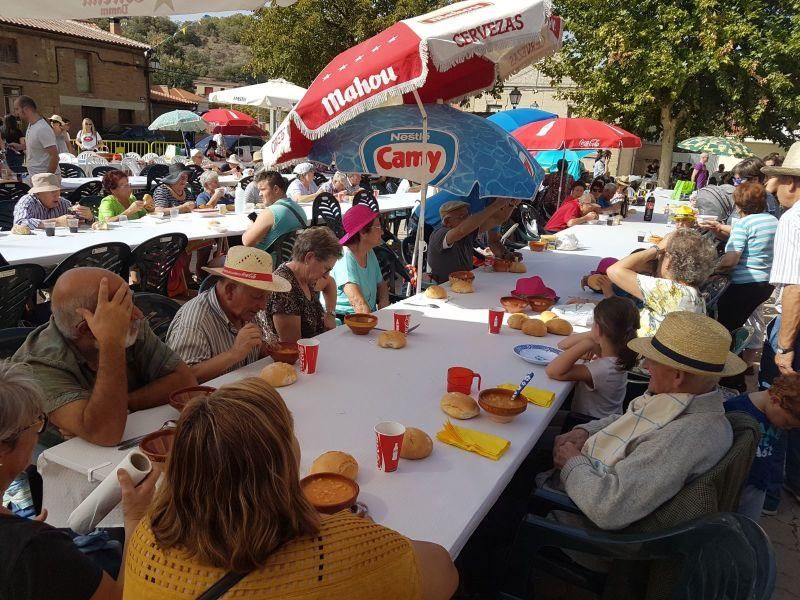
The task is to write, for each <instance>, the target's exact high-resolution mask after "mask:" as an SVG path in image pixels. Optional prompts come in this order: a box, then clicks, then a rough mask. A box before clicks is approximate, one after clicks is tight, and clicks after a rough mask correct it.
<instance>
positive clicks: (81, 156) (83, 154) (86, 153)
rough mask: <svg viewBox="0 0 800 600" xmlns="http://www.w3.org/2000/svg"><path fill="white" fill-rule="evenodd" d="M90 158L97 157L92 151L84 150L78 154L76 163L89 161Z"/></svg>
mask: <svg viewBox="0 0 800 600" xmlns="http://www.w3.org/2000/svg"><path fill="white" fill-rule="evenodd" d="M90 156H97V152H95V151H94V150H84V151H83V152H81V153H80V154H78V161H79V162H84V161H86V160H88V159H89V157H90Z"/></svg>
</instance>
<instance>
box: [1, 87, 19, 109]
mask: <svg viewBox="0 0 800 600" xmlns="http://www.w3.org/2000/svg"><path fill="white" fill-rule="evenodd" d="M21 95H22V88H19V87H14V86H8V85H4V86H3V108H4V109H5V110H4V112H3V114H5V115H7V114H14V101H15V100H16V99H17V98H18V97H19V96H21Z"/></svg>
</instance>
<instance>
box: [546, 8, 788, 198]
mask: <svg viewBox="0 0 800 600" xmlns="http://www.w3.org/2000/svg"><path fill="white" fill-rule="evenodd" d="M555 4H556V11H557V12H559V13H560V14H561V15H562V16H563V17H564V20H565V28H566V30H567V31H568V34H567V35H566V36H565V42H564V48H563V51H562V52H561V53H560V54H558V55H556V56H555V57H552V58H551V59H549V60H548V61H545V63H544V65H543V69H542V70H543V71H544V73H545V74H547V75H549V76H551V77H552V79H553V80H554V82H555V83H558V82H560V81H561V80H563V79H564V78H567V77H568V78H570V79H572V80H573V81H574V82H575V83H576V84H577V87H576V88H575V89H574V91H569V92H567V93H564V96H565V97H567V98H568V99H569V100H571V101H572V102H573V103H574V104H575V105H576V106H578V107H579V110H580V111H581V112H582V113H584V114H586V115H587V116H592V117H595V118H599V119H603V120H606V121H609V122H616V123H618V124H619V125H621V126H622V127H625V128H626V129H630V130H631V131H633V132H636V133H637V134H639V135H642V136H644V137H647V138H649V139H654V138H657V137H658V134H659V133H660V134H661V140H662V149H661V161H660V163H661V169H660V172H659V177H658V179H659V184H660V185H662V186H663V185H666V184H667V182H668V180H669V173H670V168H671V164H672V152H673V147H674V145H675V143H676V141H677V140H679V139H683V137H684V136H687V137H688V136H689V135H703V134H709V135H714V134H716V135H735V136H740V137H743V136H745V135H748V136H754V137H759V138H768V139H771V140H774V141H775V142H778V143H782V144H787V143H788V142H789V141H790V137H791V132H793V131H796V130H797V129H798V122H799V121H800V71H798V69H797V56H798V52H799V51H800V18H798V7H799V6H800V2H799V1H798V0H638V1H637V2H629V1H627V0H605V1H604V2H601V3H598V2H596V1H595V0H557V1H556V3H555Z"/></svg>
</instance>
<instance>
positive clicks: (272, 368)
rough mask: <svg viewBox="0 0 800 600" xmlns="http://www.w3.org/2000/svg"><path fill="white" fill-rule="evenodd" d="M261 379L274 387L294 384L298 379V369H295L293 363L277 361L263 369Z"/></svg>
mask: <svg viewBox="0 0 800 600" xmlns="http://www.w3.org/2000/svg"><path fill="white" fill-rule="evenodd" d="M261 379H263V380H264V381H266V382H267V383H268V384H270V385H271V386H272V387H276V388H277V387H283V386H285V385H292V384H293V383H294V382H295V381H297V371H295V370H294V367H293V366H292V365H287V364H286V363H282V362H276V363H272V364H269V365H267V366H266V367H264V368H263V369H261Z"/></svg>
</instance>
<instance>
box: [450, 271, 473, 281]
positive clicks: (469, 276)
mask: <svg viewBox="0 0 800 600" xmlns="http://www.w3.org/2000/svg"><path fill="white" fill-rule="evenodd" d="M449 279H450V281H452V280H453V279H462V280H464V281H474V280H475V273H473V272H472V271H453V272H452V273H450V278H449Z"/></svg>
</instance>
